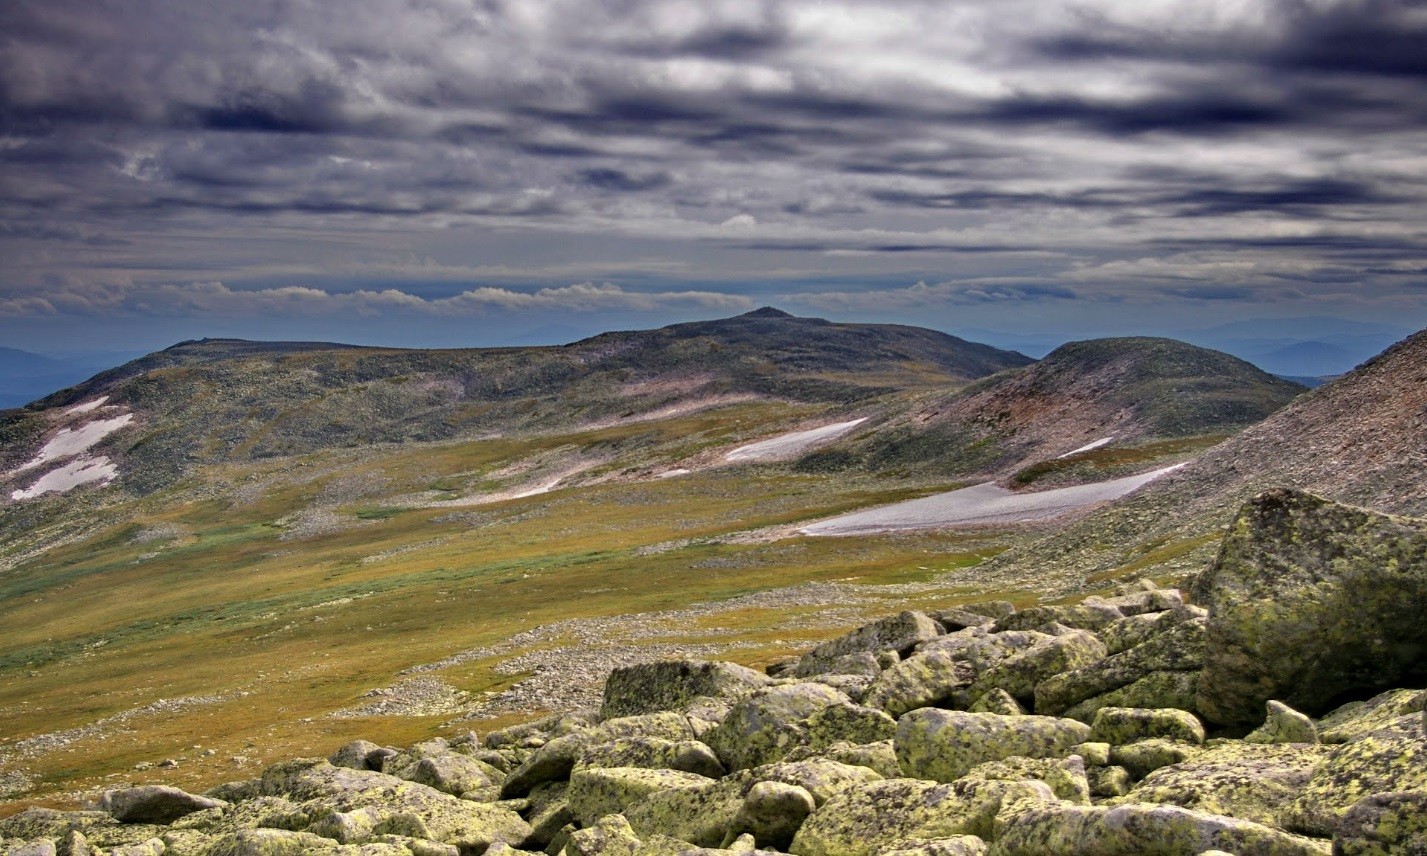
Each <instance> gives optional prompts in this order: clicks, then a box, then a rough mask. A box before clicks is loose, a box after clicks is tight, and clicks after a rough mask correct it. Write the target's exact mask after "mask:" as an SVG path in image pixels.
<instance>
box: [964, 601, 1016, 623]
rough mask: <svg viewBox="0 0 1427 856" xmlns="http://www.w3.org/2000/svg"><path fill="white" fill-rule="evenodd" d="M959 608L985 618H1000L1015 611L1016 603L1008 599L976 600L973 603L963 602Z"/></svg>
mask: <svg viewBox="0 0 1427 856" xmlns="http://www.w3.org/2000/svg"><path fill="white" fill-rule="evenodd" d="M960 609H962V610H963V611H965V612H972V613H975V614H977V615H984V616H986V617H987V618H991V619H1000V618H1005V617H1006V616H1008V615H1010V614H1011V613H1013V612H1015V611H1016V605H1015V604H1014V603H1011V602H1010V601H1009V600H978V601H976V602H975V603H963V604H962V605H961V607H960Z"/></svg>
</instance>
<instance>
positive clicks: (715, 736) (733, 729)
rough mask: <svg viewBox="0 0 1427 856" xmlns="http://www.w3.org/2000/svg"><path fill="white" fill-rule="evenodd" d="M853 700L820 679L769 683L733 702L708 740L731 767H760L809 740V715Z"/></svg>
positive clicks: (706, 741)
mask: <svg viewBox="0 0 1427 856" xmlns="http://www.w3.org/2000/svg"><path fill="white" fill-rule="evenodd" d="M849 704H851V701H850V700H849V699H848V697H847V696H846V695H845V694H843V693H841V692H838V691H837V690H835V689H833V688H831V687H828V686H824V685H822V684H819V683H813V682H808V683H796V684H786V685H783V686H775V687H767V688H765V689H761V690H758V691H757V692H755V693H753V694H752V695H751V696H749V697H748V698H746V699H744V700H743V701H741V702H739V703H738V704H736V705H734V706H733V709H732V710H731V711H729V713H728V716H726V717H724V720H723V722H720V723H719V724H718V725H717V726H716V727H715V728H713V729H711V730H710V731H708V732H707V733H706V734H704V736H703V740H704V742H705V743H707V744H708V745H709V746H710V747H711V748H712V749H713V750H714V752H716V753H718V756H719V759H720V760H722V761H723V763H724V765H725V766H727V767H728V769H730V770H739V769H743V768H745V767H756V766H758V765H760V764H768V763H771V762H773V761H777V760H779V759H781V758H782V757H783V756H784V755H786V754H788V752H789V751H790V750H791V749H793V748H794V747H796V746H798V745H800V744H802V743H804V742H806V740H807V736H808V729H807V723H806V721H807V720H808V718H809V717H811V716H813V715H814V714H816V713H818V712H819V711H821V710H823V709H824V708H826V707H828V706H830V705H849ZM835 739H836V738H835ZM832 742H834V740H828V743H829V744H831V743H832Z"/></svg>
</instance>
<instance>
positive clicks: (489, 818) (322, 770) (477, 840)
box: [262, 758, 530, 850]
mask: <svg viewBox="0 0 1427 856" xmlns="http://www.w3.org/2000/svg"><path fill="white" fill-rule="evenodd" d="M262 784H263V790H264V793H265V794H266V795H268V796H275V797H280V798H283V799H285V800H287V801H289V802H292V803H296V806H295V807H294V808H293V810H292V812H291V813H290V814H289V815H288V816H287V817H285V818H282V819H281V820H280V823H281V825H282V826H284V827H286V828H294V827H296V828H298V829H301V828H302V827H304V826H306V825H307V823H312V822H317V821H319V820H320V819H322V818H325V817H327V816H328V815H330V814H331V813H333V812H337V813H344V812H355V811H357V810H359V809H366V810H367V812H365V813H366V814H369V815H372V816H373V825H372V828H371V834H372V835H405V836H409V837H411V838H424V839H429V840H432V841H439V842H443V843H446V844H454V845H456V846H457V847H460V848H462V849H463V850H465V849H480V850H483V849H485V848H486V847H488V846H490V845H491V844H494V843H495V842H497V841H506V842H509V843H514V844H518V843H519V842H521V841H524V840H525V839H526V838H527V837H528V836H529V835H530V826H529V825H528V824H527V823H526V822H525V821H524V820H523V819H521V817H520V815H518V814H516V813H515V812H513V811H511V810H509V809H507V808H504V807H501V806H498V805H493V804H489V803H478V802H472V801H470V800H463V799H459V798H457V797H453V796H451V795H450V794H446V793H442V792H441V791H438V790H436V789H435V788H431V787H428V786H426V785H422V784H418V783H416V782H408V781H406V780H404V779H399V778H397V777H396V776H390V775H387V774H385V773H377V772H374V771H370V770H353V769H349V768H346V767H334V766H332V765H331V764H329V763H327V761H325V760H321V759H312V758H302V759H296V760H294V761H288V762H285V763H282V764H276V765H274V766H272V767H269V768H268V769H267V770H265V771H264V772H263V777H262Z"/></svg>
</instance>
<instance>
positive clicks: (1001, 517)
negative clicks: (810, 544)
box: [798, 464, 1184, 535]
mask: <svg viewBox="0 0 1427 856" xmlns="http://www.w3.org/2000/svg"><path fill="white" fill-rule="evenodd" d="M1182 466H1184V464H1176V465H1174V466H1172V467H1165V468H1164V469H1161V470H1155V471H1153V472H1148V473H1141V474H1140V475H1137V476H1128V477H1126V478H1120V479H1112V480H1110V481H1103V482H1097V483H1096V484H1083V485H1077V486H1075V487H1063V488H1057V489H1055V490H1043V491H1039V492H1037V493H1012V492H1011V491H1009V490H1006V489H1005V488H1003V487H1000V486H999V485H997V484H995V483H994V482H987V483H985V484H979V485H976V486H974V487H968V488H963V489H961V490H953V491H950V492H948V493H939V494H936V495H935V496H927V497H923V498H921V499H913V500H909V501H907V502H899V503H897V504H895V505H887V506H883V507H882V508H872V509H869V510H867V511H858V512H854V513H852V514H844V515H842V516H841V517H833V518H830V519H828V520H823V521H819V522H818V523H813V524H811V525H809V526H804V527H803V528H802V529H800V530H798V531H799V532H801V533H803V534H804V535H864V534H870V533H875V532H895V531H899V530H906V529H931V528H935V527H938V526H953V525H961V526H967V525H975V524H980V525H984V524H991V523H1021V522H1025V521H1031V520H1048V519H1050V518H1052V517H1058V516H1060V515H1061V514H1064V513H1066V512H1068V511H1072V510H1074V509H1077V508H1081V507H1084V506H1087V505H1091V504H1093V503H1096V502H1108V501H1109V500H1112V499H1119V498H1120V497H1122V496H1124V495H1125V494H1127V493H1130V492H1131V491H1133V490H1135V489H1137V488H1139V487H1142V486H1143V485H1146V484H1148V483H1150V482H1152V481H1154V480H1155V479H1157V478H1159V477H1160V476H1162V475H1164V474H1166V473H1170V472H1173V471H1174V470H1177V469H1179V468H1180V467H1182Z"/></svg>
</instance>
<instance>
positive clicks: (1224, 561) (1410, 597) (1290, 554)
mask: <svg viewBox="0 0 1427 856" xmlns="http://www.w3.org/2000/svg"><path fill="white" fill-rule="evenodd" d="M1424 527H1427V524H1424V523H1423V522H1422V521H1418V520H1412V519H1409V518H1403V517H1393V516H1390V515H1385V514H1378V513H1376V512H1372V511H1368V510H1365V509H1361V508H1353V507H1351V506H1346V505H1340V504H1338V503H1335V502H1332V501H1330V500H1326V499H1323V498H1321V497H1317V496H1314V495H1312V494H1309V493H1304V492H1302V491H1296V490H1289V489H1277V490H1271V491H1267V492H1265V493H1263V494H1261V495H1259V496H1258V497H1256V498H1255V499H1254V500H1252V501H1251V502H1249V503H1248V504H1247V505H1245V506H1244V508H1243V510H1242V511H1240V513H1239V515H1238V517H1237V518H1236V519H1235V520H1234V523H1233V526H1232V528H1231V530H1230V533H1229V535H1228V537H1227V538H1225V540H1224V543H1223V546H1222V548H1221V549H1220V553H1219V559H1218V561H1217V562H1216V563H1215V564H1214V566H1213V567H1212V568H1210V569H1209V570H1208V571H1206V572H1205V573H1204V574H1203V575H1202V576H1200V578H1199V579H1198V580H1197V581H1196V582H1195V584H1194V587H1193V591H1192V595H1193V598H1194V600H1195V601H1196V602H1198V603H1200V604H1201V605H1203V606H1205V607H1206V608H1207V609H1208V610H1209V624H1208V627H1207V639H1206V652H1205V662H1204V670H1203V673H1202V675H1201V677H1200V681H1199V691H1198V708H1199V711H1200V713H1202V714H1203V715H1204V716H1205V717H1206V718H1208V719H1209V720H1211V721H1213V722H1217V723H1221V724H1225V725H1234V724H1251V723H1256V722H1258V721H1260V719H1261V717H1262V715H1263V714H1262V712H1263V706H1264V703H1265V702H1267V701H1269V700H1270V699H1276V700H1279V701H1282V702H1284V703H1285V704H1287V705H1289V706H1290V707H1292V708H1294V709H1296V710H1301V711H1303V712H1304V713H1308V714H1310V715H1319V714H1322V713H1324V712H1326V711H1327V710H1328V708H1329V707H1331V706H1332V704H1333V703H1334V702H1335V701H1336V700H1338V699H1340V698H1342V697H1343V696H1344V695H1345V694H1354V693H1355V694H1360V695H1362V694H1367V693H1370V692H1376V691H1380V690H1384V689H1388V688H1390V687H1393V686H1401V685H1402V684H1403V683H1404V682H1409V683H1420V682H1421V681H1422V680H1423V679H1424V678H1427V621H1423V620H1422V616H1423V615H1427V528H1424Z"/></svg>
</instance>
